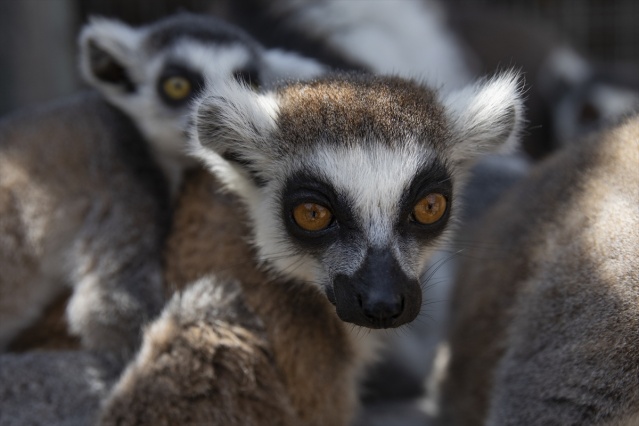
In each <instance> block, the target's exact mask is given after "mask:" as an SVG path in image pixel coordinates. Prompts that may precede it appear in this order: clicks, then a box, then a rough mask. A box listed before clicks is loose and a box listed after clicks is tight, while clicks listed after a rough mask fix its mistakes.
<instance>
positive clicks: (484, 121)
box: [442, 71, 524, 164]
mask: <svg viewBox="0 0 639 426" xmlns="http://www.w3.org/2000/svg"><path fill="white" fill-rule="evenodd" d="M442 103H443V104H444V108H445V111H446V112H445V113H446V115H447V116H448V119H449V120H450V123H451V125H452V131H453V136H454V137H453V139H452V141H451V146H450V147H449V148H450V154H451V157H452V158H451V159H452V161H453V162H455V163H458V164H460V163H466V162H468V161H473V160H475V159H476V158H477V157H478V156H480V155H482V154H485V153H489V152H510V151H512V150H514V149H516V148H517V145H518V143H519V133H520V132H521V129H522V128H523V124H524V116H523V114H524V106H523V95H522V84H521V77H520V76H519V74H518V73H516V72H514V71H509V72H505V73H503V74H500V75H498V76H496V77H493V78H491V79H488V80H483V81H480V82H478V83H475V84H473V85H471V86H468V87H466V88H464V89H461V90H459V91H457V92H454V93H451V94H448V95H447V96H445V97H444V98H443V99H442Z"/></svg>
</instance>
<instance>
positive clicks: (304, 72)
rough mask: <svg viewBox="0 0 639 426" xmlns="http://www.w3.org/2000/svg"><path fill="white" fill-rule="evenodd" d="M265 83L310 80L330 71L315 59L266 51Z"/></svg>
mask: <svg viewBox="0 0 639 426" xmlns="http://www.w3.org/2000/svg"><path fill="white" fill-rule="evenodd" d="M263 58H264V63H265V69H264V71H263V73H262V74H263V75H264V81H265V82H266V83H267V84H269V83H270V84H272V83H275V82H277V81H278V80H283V79H288V80H309V79H312V78H314V77H319V76H320V75H322V74H325V73H326V72H327V71H328V70H329V69H328V68H327V67H326V66H324V65H322V64H321V63H319V62H317V61H316V60H314V59H311V58H307V57H304V56H300V55H298V54H296V53H293V52H288V51H285V50H281V49H269V50H266V51H264V55H263Z"/></svg>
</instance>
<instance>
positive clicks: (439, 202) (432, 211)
mask: <svg viewBox="0 0 639 426" xmlns="http://www.w3.org/2000/svg"><path fill="white" fill-rule="evenodd" d="M445 212H446V197H444V196H443V195H442V194H438V193H431V194H428V195H427V196H425V197H424V198H422V199H421V200H419V201H418V202H417V204H416V205H415V208H414V209H413V213H412V215H411V219H412V220H414V221H416V222H419V223H422V224H424V225H430V224H433V223H435V222H437V221H438V220H439V219H441V218H442V216H444V213H445Z"/></svg>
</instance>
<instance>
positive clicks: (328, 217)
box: [293, 203, 333, 232]
mask: <svg viewBox="0 0 639 426" xmlns="http://www.w3.org/2000/svg"><path fill="white" fill-rule="evenodd" d="M293 219H294V220H295V223H296V224H297V225H298V226H299V227H300V228H302V229H304V230H305V231H311V232H316V231H322V230H324V229H326V228H328V226H329V225H330V224H331V222H332V221H333V213H331V211H330V210H329V209H327V208H326V207H324V206H322V205H321V204H316V203H302V204H298V205H297V206H295V208H294V209H293Z"/></svg>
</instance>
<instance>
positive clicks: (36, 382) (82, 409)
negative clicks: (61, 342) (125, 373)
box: [0, 352, 118, 426]
mask: <svg viewBox="0 0 639 426" xmlns="http://www.w3.org/2000/svg"><path fill="white" fill-rule="evenodd" d="M117 366H118V363H117V362H115V361H114V360H113V359H109V358H108V357H105V356H101V355H97V354H92V353H89V352H31V353H28V354H3V355H0V425H2V426H26V425H32V426H37V425H42V426H45V425H47V426H50V425H55V426H86V425H90V424H93V423H94V422H95V420H96V418H97V413H98V410H99V407H100V403H101V400H102V399H103V398H104V397H105V396H106V394H107V392H108V390H109V389H110V387H111V385H112V383H113V382H114V381H115V379H116V377H117V372H118V367H117Z"/></svg>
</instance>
